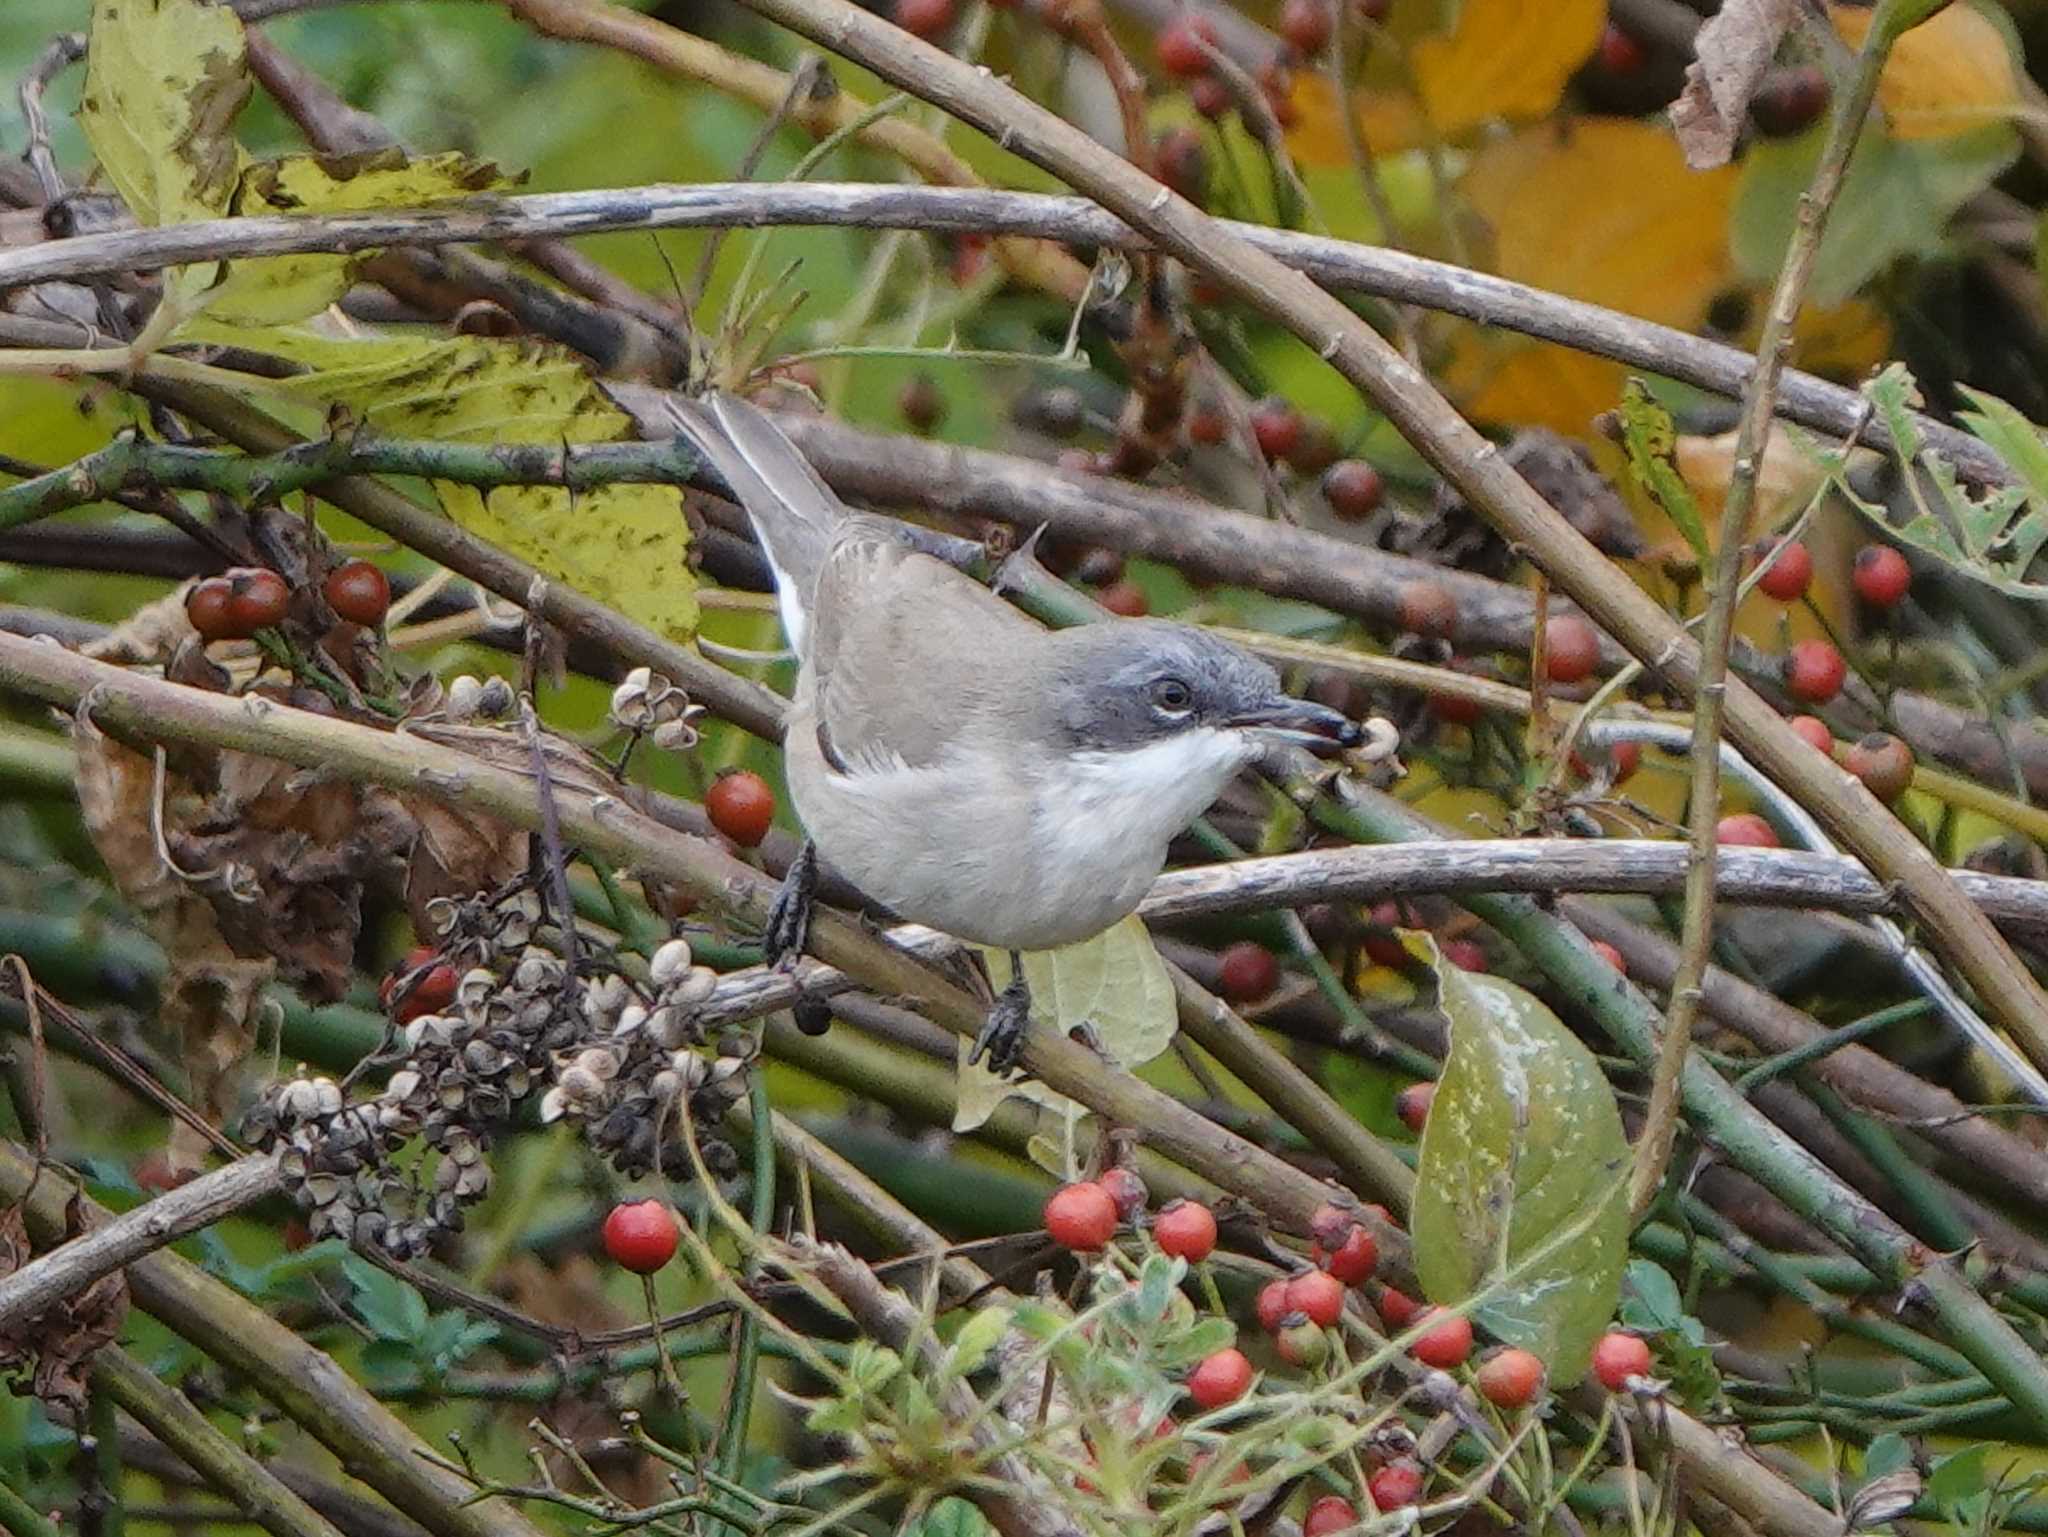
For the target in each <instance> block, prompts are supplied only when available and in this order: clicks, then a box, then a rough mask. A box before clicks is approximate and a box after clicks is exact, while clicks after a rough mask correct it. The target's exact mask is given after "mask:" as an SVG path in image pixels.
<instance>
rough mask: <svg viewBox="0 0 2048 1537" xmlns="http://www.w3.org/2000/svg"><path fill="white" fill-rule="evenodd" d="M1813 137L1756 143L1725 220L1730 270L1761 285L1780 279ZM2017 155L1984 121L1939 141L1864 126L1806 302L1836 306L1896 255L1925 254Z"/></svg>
mask: <svg viewBox="0 0 2048 1537" xmlns="http://www.w3.org/2000/svg"><path fill="white" fill-rule="evenodd" d="M1820 139H1821V135H1820V133H1819V132H1818V131H1815V132H1813V133H1807V134H1802V135H1800V136H1799V137H1798V138H1793V139H1775V140H1766V141H1763V142H1760V143H1757V144H1755V145H1752V146H1751V148H1750V150H1749V153H1748V154H1747V155H1745V156H1744V157H1743V164H1742V183H1741V186H1740V187H1739V189H1738V190H1737V192H1736V199H1735V209H1734V212H1733V215H1732V216H1731V218H1730V221H1729V238H1730V242H1731V245H1732V248H1733V251H1734V255H1735V264H1736V266H1737V267H1739V268H1740V269H1741V271H1742V274H1743V276H1744V277H1747V278H1749V279H1751V280H1752V281H1755V282H1759V283H1766V282H1769V281H1770V280H1771V279H1773V278H1775V277H1776V276H1777V274H1778V268H1779V266H1780V265H1781V264H1782V263H1783V261H1784V258H1785V249H1786V247H1787V246H1788V245H1789V244H1790V243H1791V239H1792V226H1793V222H1794V220H1795V218H1796V217H1797V214H1798V208H1799V199H1800V198H1801V196H1803V195H1804V193H1805V191H1806V189H1807V187H1808V185H1809V184H1810V183H1811V182H1812V180H1813V170H1814V166H1815V164H1816V162H1817V161H1818V160H1819V158H1820ZM2018 154H2019V135H2018V134H2017V133H2016V132H2015V131H2014V130H2013V129H2012V128H2011V127H2010V126H2009V125H2007V124H2004V123H1990V124H1986V125H1985V126H1984V127H1981V128H1975V129H1972V130H1970V131H1969V132H1967V133H1959V134H1955V135H1952V136H1949V137H1945V138H1935V139H1907V140H1900V139H1894V138H1892V137H1890V136H1889V135H1887V134H1885V133H1884V132H1882V131H1881V130H1879V129H1876V128H1874V127H1873V128H1872V129H1870V130H1867V131H1866V132H1865V133H1864V135H1863V138H1862V140H1861V141H1860V142H1859V144H1858V145H1857V148H1856V153H1855V155H1854V156H1853V157H1852V158H1851V160H1850V162H1849V170H1848V174H1847V176H1846V177H1845V178H1844V180H1843V183H1842V190H1841V192H1840V193H1839V194H1837V196H1836V198H1835V206H1834V209H1833V211H1832V212H1831V213H1830V214H1829V216H1828V227H1827V231H1826V233H1825V234H1824V235H1823V236H1822V237H1821V245H1820V253H1819V256H1818V257H1817V258H1816V261H1815V264H1814V270H1813V278H1812V281H1811V284H1810V285H1809V288H1808V297H1809V298H1810V299H1811V300H1812V301H1813V302H1814V303H1815V304H1821V305H1829V304H1839V303H1841V302H1842V301H1843V300H1844V299H1847V298H1848V297H1849V296H1850V295H1852V294H1854V293H1855V292H1856V291H1857V290H1858V289H1860V288H1862V287H1863V285H1864V284H1865V283H1867V282H1869V281H1870V279H1871V278H1873V277H1875V276H1876V275H1877V274H1878V273H1880V272H1882V271H1883V270H1884V269H1885V268H1886V267H1888V266H1890V265H1891V264H1892V262H1894V261H1896V260H1897V259H1898V258H1899V257H1902V256H1915V255H1927V254H1930V253H1932V252H1934V251H1936V250H1938V249H1939V248H1940V247H1941V245H1942V243H1943V241H1945V240H1946V239H1947V231H1948V222H1949V219H1950V218H1951V217H1952V216H1953V215H1954V214H1955V212H1956V210H1957V209H1959V208H1961V207H1962V206H1963V204H1964V203H1966V202H1968V201H1969V200H1970V199H1971V198H1973V197H1975V196H1976V195H1977V194H1978V193H1979V192H1982V191H1983V190H1984V189H1985V188H1986V187H1988V186H1990V185H1991V183H1992V182H1993V181H1994V180H1995V179H1996V178H1997V177H1998V175H1999V174H2000V173H2001V172H2003V171H2004V170H2005V168H2006V167H2007V166H2009V165H2011V164H2012V162H2013V160H2014V159H2015V158H2016V157H2017V156H2018Z"/></svg>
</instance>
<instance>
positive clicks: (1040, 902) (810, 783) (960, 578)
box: [669, 391, 1364, 1075]
mask: <svg viewBox="0 0 2048 1537" xmlns="http://www.w3.org/2000/svg"><path fill="white" fill-rule="evenodd" d="M669 404H670V408H671V411H672V413H673V415H674V417H675V419H676V422H677V425H678V426H679V427H680V429H681V430H682V432H683V435H684V436H685V437H687V438H688V439H689V441H690V442H691V443H692V445H693V446H694V447H695V448H696V449H697V450H698V452H699V454H700V455H701V457H702V459H703V461H704V462H705V463H707V464H708V465H709V466H710V467H711V468H712V469H713V470H715V471H716V472H717V474H718V477H719V478H720V479H722V480H723V481H724V482H725V485H726V487H727V488H728V489H729V490H730V492H731V494H732V496H733V499H734V500H735V501H737V503H738V504H739V506H740V508H741V510H742V511H743V512H744V513H745V515H746V517H747V519H748V521H749V523H750V524H751V525H752V527H753V530H754V533H755V536H756V538H757V539H758V540H759V542H760V545H761V549H762V551H763V553H764V554H765V556H766V557H767V561H768V565H769V567H770V569H771V572H772V575H773V577H774V582H775V594H776V607H777V612H778V614H779V616H780V619H781V622H782V628H783V631H784V633H785V634H786V636H787V637H788V641H789V645H790V648H791V649H792V650H793V651H794V653H795V654H796V658H797V677H796V686H795V690H794V695H793V697H792V700H791V704H790V709H789V713H788V716H787V718H786V723H785V731H784V744H783V748H784V756H785V765H784V769H785V775H786V778H787V781H788V785H789V793H790V800H791V803H792V806H793V808H794V809H795V812H796V815H797V818H798V820H799V821H800V822H801V823H802V826H803V830H804V834H805V841H804V843H803V845H802V848H801V849H800V851H799V853H798V856H797V858H796V859H795V861H793V863H792V865H791V867H790V870H789V873H788V876H787V877H786V879H785V882H784V885H783V888H782V891H781V892H780V894H779V895H778V897H777V900H776V902H775V904H774V907H773V909H772V910H771V913H770V917H769V920H768V925H767V932H766V934H765V935H764V949H765V950H766V951H767V953H768V956H769V959H770V963H771V964H774V965H788V964H790V963H791V962H793V960H794V959H795V956H796V955H797V954H798V953H800V952H801V950H802V948H803V946H804V943H805V942H806V939H807V937H808V930H809V914H810V905H811V901H812V897H813V894H814V892H815V889H816V882H817V870H818V861H819V860H820V859H821V858H822V859H823V861H824V862H825V863H826V864H827V865H828V866H830V867H831V868H832V869H833V870H834V871H835V872H837V873H838V874H839V875H840V876H842V877H843V878H844V879H845V880H846V881H847V882H848V883H849V884H850V885H852V886H853V887H854V888H855V889H856V890H857V891H859V892H860V894H861V895H862V896H863V897H865V898H867V899H869V900H870V901H872V902H874V903H875V904H877V905H878V906H880V907H882V908H885V909H887V910H888V911H889V912H891V913H893V914H894V915H896V916H897V917H898V918H900V919H903V920H906V921H909V922H913V923H920V924H923V925H925V926H926V927H929V928H933V929H937V930H940V931H941V932H943V933H946V934H949V935H951V936H953V937H954V938H956V939H961V940H966V941H969V942H971V943H973V944H977V945H982V946H986V947H989V948H991V949H997V950H1006V951H1008V952H1009V953H1010V961H1011V965H1010V981H1009V983H1008V985H1007V986H1006V987H1005V988H1004V989H1003V991H1002V993H1001V994H1000V995H999V996H997V998H996V999H995V1003H994V1007H993V1008H992V1009H991V1010H990V1013H989V1015H988V1019H987V1022H986V1023H985V1024H984V1026H983V1028H982V1030H981V1032H980V1034H979V1035H978V1036H977V1038H976V1040H975V1042H974V1046H973V1049H972V1051H971V1052H970V1055H969V1060H970V1062H977V1061H980V1060H981V1059H982V1058H983V1057H984V1056H985V1057H986V1058H987V1059H988V1064H989V1067H990V1068H991V1069H992V1070H994V1071H996V1072H998V1073H1000V1074H1005V1075H1007V1074H1008V1073H1010V1072H1012V1071H1013V1070H1015V1069H1016V1068H1017V1066H1018V1064H1019V1061H1020V1058H1021V1054H1022V1051H1023V1046H1024V1042H1025V1038H1026V1034H1027V1031H1028V1026H1029V1020H1030V991H1029V987H1028V985H1027V984H1026V982H1025V980H1024V970H1023V966H1022V962H1021V955H1020V952H1024V951H1039V950H1053V949H1057V948H1060V947H1062V946H1066V945H1073V944H1078V943H1080V942H1082V941H1084V940H1087V939H1090V938H1093V937H1094V936H1096V935H1098V934H1100V933H1102V932H1103V931H1104V930H1106V929H1108V928H1110V927H1112V926H1113V925H1115V924H1116V923H1118V922H1120V921H1121V920H1122V919H1123V918H1125V917H1126V916H1128V915H1129V914H1130V913H1132V912H1134V911H1135V910H1136V909H1137V906H1138V903H1139V901H1140V900H1141V899H1142V898H1143V896H1144V894H1145V892H1146V890H1147V888H1149V887H1150V886H1151V884H1152V882H1153V880H1154V879H1155V878H1156V877H1157V876H1158V875H1159V873H1160V871H1161V870H1163V869H1164V868H1165V865H1166V857H1167V847H1168V844H1169V843H1170V842H1171V840H1172V839H1173V838H1174V837H1175V836H1176V835H1177V834H1179V833H1180V832H1182V831H1183V830H1184V829H1185V828H1186V827H1187V826H1188V825H1189V824H1190V823H1191V822H1193V821H1194V819H1195V818H1196V817H1198V816H1199V815H1200V814H1201V813H1202V812H1203V811H1204V810H1205V809H1207V807H1208V806H1209V805H1210V804H1211V803H1213V802H1214V801H1215V799H1216V797H1217V795H1218V794H1219V793H1221V791H1222V789H1223V787H1224V786H1225V785H1226V784H1227V783H1228V782H1229V781H1230V780H1231V779H1232V778H1233V777H1234V776H1235V775H1236V774H1237V773H1238V772H1239V771H1240V770H1242V769H1244V768H1245V767H1246V766H1248V765H1249V764H1251V763H1252V762H1254V761H1255V760H1256V759H1258V758H1259V757H1260V756H1261V755H1262V754H1263V753H1264V752H1266V751H1267V750H1268V749H1269V748H1271V747H1273V746H1276V745H1278V744H1293V745H1306V746H1311V747H1320V748H1328V747H1338V748H1345V747H1354V746H1357V745H1358V744H1359V743H1360V742H1361V741H1362V740H1363V735H1364V734H1363V732H1362V730H1361V728H1360V727H1359V726H1358V725H1357V724H1356V723H1354V722H1352V721H1350V720H1349V719H1347V718H1346V717H1345V716H1344V715H1342V714H1341V713H1339V712H1338V711H1336V710H1333V709H1330V708H1328V707H1327V706H1324V705H1321V704H1317V703H1314V702H1312V701H1309V700H1304V699H1299V698H1296V697H1294V696H1292V695H1290V694H1288V693H1287V692H1286V691H1285V690H1284V689H1283V688H1282V686H1281V681H1280V676H1279V674H1278V673H1277V672H1276V671H1275V670H1274V669H1273V668H1272V667H1271V666H1270V665H1268V664H1267V663H1266V662H1264V661H1262V660H1261V659H1259V658H1258V657H1255V656H1253V655H1252V654H1251V653H1249V652H1247V651H1245V650H1243V649H1242V648H1240V647H1238V646H1236V645H1233V644H1231V643H1229V642H1228V641H1225V640H1223V639H1221V638H1219V637H1217V636H1215V635H1212V634H1210V633H1208V632H1207V631H1204V630H1201V629H1198V628H1196V627H1194V626H1192V625H1187V624H1180V623H1175V622H1173V621H1170V620H1164V619H1150V618H1147V619H1107V620H1104V621H1103V622H1101V623H1097V624H1086V625H1079V626H1075V627H1072V628H1067V629H1058V630H1053V629H1047V628H1046V627H1044V626H1043V625H1040V624H1039V623H1038V622H1037V621H1035V620H1033V619H1031V618H1029V617H1028V616H1026V615H1025V614H1023V613H1021V612H1020V611H1019V610H1017V609H1016V608H1015V607H1013V606H1012V605H1010V604H1009V603H1007V602H1005V601H1004V600H1003V599H1001V598H1000V597H998V596H996V595H995V594H994V593H992V592H991V591H990V590H989V589H988V588H987V587H985V586H983V585H982V584H981V583H980V582H978V581H976V580H975V579H974V578H973V577H971V576H969V575H968V574H966V573H965V572H963V571H960V570H958V569H956V568H955V567H954V566H952V565H949V564H947V563H946V562H945V561H943V560H940V559H937V558H935V557H934V556H933V555H931V554H928V553H926V552H924V551H923V550H921V549H919V548H917V547H916V544H915V541H914V537H913V535H912V531H911V530H910V529H909V527H908V526H907V525H904V524H902V523H898V522H895V521H894V520H891V519H888V518H883V517H880V516H877V515H874V514H871V513H863V512H856V511H854V510H853V509H851V508H849V507H847V506H846V505H845V504H844V503H843V502H842V501H841V500H840V499H839V497H838V496H837V495H836V494H835V493H834V492H833V491H832V489H831V488H830V487H829V486H827V485H826V484H825V482H824V480H823V479H822V478H821V477H820V476H819V475H818V473H817V471H816V470H815V469H813V468H812V466H811V463H810V461H809V460H808V459H806V458H805V457H804V455H803V452H802V451H801V450H800V449H798V448H797V446H796V445H795V444H794V443H792V442H791V441H790V440H789V437H788V435H787V434H786V433H784V432H783V431H782V429H781V428H780V427H778V426H777V425H776V424H775V422H774V420H773V418H771V417H770V416H769V415H768V414H767V413H766V412H764V411H762V410H761V409H760V408H758V407H756V406H754V405H752V404H751V403H749V402H748V401H746V400H743V399H741V398H740V397H739V396H737V395H733V394H729V393H726V392H723V391H713V392H710V393H708V394H706V395H704V396H701V397H698V398H696V399H689V398H686V397H680V396H673V397H670V401H669Z"/></svg>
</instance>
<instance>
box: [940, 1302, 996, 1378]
mask: <svg viewBox="0 0 2048 1537" xmlns="http://www.w3.org/2000/svg"><path fill="white" fill-rule="evenodd" d="M1009 1327H1010V1310H1009V1309H1008V1308H997V1307H988V1308H983V1309H981V1311H980V1312H978V1313H976V1314H975V1315H974V1316H973V1317H972V1318H970V1319H968V1320H967V1322H966V1323H964V1324H962V1325H961V1326H960V1332H959V1333H958V1334H956V1335H954V1336H953V1345H952V1348H951V1349H950V1350H948V1351H947V1352H946V1364H945V1367H944V1369H943V1370H942V1371H941V1373H940V1376H941V1377H942V1378H953V1377H965V1376H968V1375H970V1374H971V1373H974V1372H977V1371H979V1370H981V1363H982V1362H984V1361H985V1360H987V1359H988V1353H989V1352H990V1351H991V1350H993V1349H995V1348H996V1341H998V1340H1000V1339H1001V1338H1002V1337H1003V1331H1004V1330H1005V1329H1007V1328H1009Z"/></svg>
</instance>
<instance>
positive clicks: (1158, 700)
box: [1152, 678, 1195, 715]
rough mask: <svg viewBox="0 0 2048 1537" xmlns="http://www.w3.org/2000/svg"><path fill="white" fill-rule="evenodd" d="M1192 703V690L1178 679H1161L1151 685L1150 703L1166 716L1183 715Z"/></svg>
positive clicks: (1193, 696) (1193, 697) (1193, 699)
mask: <svg viewBox="0 0 2048 1537" xmlns="http://www.w3.org/2000/svg"><path fill="white" fill-rule="evenodd" d="M1194 702H1195V695H1194V690H1192V689H1190V688H1189V687H1188V686H1187V685H1186V684H1185V683H1183V682H1181V680H1180V679H1178V678H1161V679H1160V680H1159V681H1158V682H1157V683H1155V684H1153V685H1152V703H1153V704H1154V705H1156V706H1157V707H1158V708H1159V709H1162V710H1164V711H1166V712H1167V713H1168V714H1171V715H1185V714H1187V712H1188V707H1189V706H1190V705H1192V704H1193V703H1194Z"/></svg>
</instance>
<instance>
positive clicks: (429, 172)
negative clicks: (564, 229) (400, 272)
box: [203, 148, 506, 326]
mask: <svg viewBox="0 0 2048 1537" xmlns="http://www.w3.org/2000/svg"><path fill="white" fill-rule="evenodd" d="M505 184H506V178H505V177H504V176H502V175H501V174H500V173H499V171H498V168H497V167H496V166H495V165H492V164H490V163H489V162H488V161H480V160H472V159H471V158H470V157H469V156H467V155H459V154H446V155H429V156H426V157H424V158H422V159H419V160H414V159H411V158H409V157H408V156H407V155H406V153H405V151H404V150H402V149H397V148H391V149H380V150H372V151H368V152H365V153H361V154H353V155H290V156H287V157H286V158H284V159H282V160H266V161H261V162H259V163H257V164H255V165H252V166H250V167H249V168H248V170H246V171H245V172H243V173H242V178H241V184H240V187H239V189H238V190H237V192H236V196H235V211H236V212H237V213H240V214H277V213H305V214H330V213H360V212H363V211H364V210H367V209H373V208H411V207H418V206H420V205H422V204H431V203H439V202H445V201H447V200H448V199H449V198H458V197H467V196H470V195H471V194H473V193H477V192H485V191H489V190H490V189H492V188H494V187H500V186H503V185H505ZM375 254H376V253H375V252H374V251H361V252H357V253H356V254H354V255H352V256H323V255H319V254H308V255H303V256H262V257H255V258H252V259H249V260H246V261H238V262H230V263H224V264H223V265H222V267H221V276H220V280H219V281H218V283H216V284H215V286H214V287H213V288H211V289H209V290H208V291H207V292H206V294H205V295H204V296H203V297H204V301H205V307H206V313H207V314H209V315H211V316H212V317H213V318H214V319H216V320H221V321H225V322H226V323H228V324H230V325H244V326H254V325H263V326H269V325H289V324H290V323H292V322H293V321H297V320H303V319H305V318H306V317H307V316H309V315H317V314H318V313H319V312H320V311H321V310H323V309H325V308H327V306H328V305H330V304H333V303H334V302H335V301H336V300H338V299H340V298H341V296H342V295H343V294H344V293H346V292H347V291H348V286H349V284H350V283H352V282H353V281H354V280H355V274H356V269H357V268H358V267H360V266H361V265H362V263H364V262H365V261H368V260H369V259H370V257H372V256H374V255H375Z"/></svg>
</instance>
